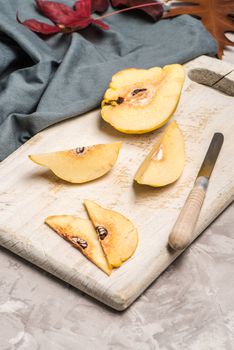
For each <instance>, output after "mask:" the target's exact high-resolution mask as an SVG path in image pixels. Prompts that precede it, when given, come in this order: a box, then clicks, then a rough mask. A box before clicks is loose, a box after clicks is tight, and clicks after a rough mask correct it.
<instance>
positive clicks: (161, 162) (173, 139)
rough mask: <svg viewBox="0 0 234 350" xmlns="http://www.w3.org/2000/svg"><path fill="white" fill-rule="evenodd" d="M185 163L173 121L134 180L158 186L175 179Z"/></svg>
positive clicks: (176, 128)
mask: <svg viewBox="0 0 234 350" xmlns="http://www.w3.org/2000/svg"><path fill="white" fill-rule="evenodd" d="M184 163H185V145H184V138H183V134H182V132H181V130H180V128H179V126H178V124H177V123H176V122H175V121H173V122H172V123H171V124H170V125H169V126H168V127H167V128H166V130H165V131H164V133H163V135H162V137H161V138H160V140H159V141H158V142H157V143H156V144H155V145H154V146H153V148H152V150H151V151H150V153H149V154H148V156H147V157H146V159H145V160H144V161H143V163H142V164H141V165H140V167H139V169H138V171H137V173H136V175H135V180H136V182H138V183H139V184H144V185H149V186H153V187H160V186H165V185H169V184H170V183H172V182H174V181H176V180H177V179H178V178H179V177H180V175H181V173H182V171H183V169H184Z"/></svg>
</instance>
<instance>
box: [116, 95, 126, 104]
mask: <svg viewBox="0 0 234 350" xmlns="http://www.w3.org/2000/svg"><path fill="white" fill-rule="evenodd" d="M123 102H124V98H123V97H118V98H117V100H116V103H117V104H118V105H121V103H123Z"/></svg>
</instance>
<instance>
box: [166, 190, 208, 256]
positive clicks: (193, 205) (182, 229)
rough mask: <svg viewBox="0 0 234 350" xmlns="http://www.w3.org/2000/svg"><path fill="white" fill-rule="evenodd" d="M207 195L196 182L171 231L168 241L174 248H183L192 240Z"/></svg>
mask: <svg viewBox="0 0 234 350" xmlns="http://www.w3.org/2000/svg"><path fill="white" fill-rule="evenodd" d="M205 195H206V190H205V189H204V188H203V187H201V186H199V185H196V184H195V186H194V188H193V189H192V190H191V192H190V193H189V195H188V198H187V199H186V201H185V204H184V206H183V208H182V209H181V212H180V214H179V216H178V218H177V219H176V222H175V225H174V226H173V229H172V231H171V233H170V236H169V240H168V243H169V245H170V247H171V248H172V249H175V250H183V249H185V248H186V247H187V246H188V245H189V243H190V242H191V241H192V237H193V232H194V229H195V226H196V223H197V220H198V217H199V214H200V211H201V208H202V204H203V202H204V199H205Z"/></svg>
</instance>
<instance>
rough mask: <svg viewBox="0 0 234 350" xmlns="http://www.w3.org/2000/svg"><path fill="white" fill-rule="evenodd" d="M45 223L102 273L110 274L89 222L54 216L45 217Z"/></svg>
mask: <svg viewBox="0 0 234 350" xmlns="http://www.w3.org/2000/svg"><path fill="white" fill-rule="evenodd" d="M45 223H46V224H47V225H48V226H49V227H51V228H52V229H53V230H54V231H55V232H56V233H58V234H59V235H60V236H61V237H62V238H64V239H65V240H67V241H68V242H70V243H71V244H72V245H73V246H74V247H75V248H77V249H79V250H80V251H81V253H82V254H84V255H85V256H86V257H87V258H88V259H89V260H90V261H92V262H93V263H94V264H95V265H96V266H97V267H99V268H100V269H101V270H102V271H104V272H105V273H106V274H108V275H110V274H111V271H112V267H111V266H110V265H109V264H108V262H107V260H106V258H105V255H104V253H103V250H102V247H101V246H100V243H99V240H98V237H97V234H96V231H95V229H94V228H93V225H92V223H91V221H89V220H86V219H81V218H78V217H75V216H72V215H56V216H49V217H47V218H46V220H45Z"/></svg>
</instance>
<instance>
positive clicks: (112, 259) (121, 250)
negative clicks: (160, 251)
mask: <svg viewBox="0 0 234 350" xmlns="http://www.w3.org/2000/svg"><path fill="white" fill-rule="evenodd" d="M84 205H85V207H86V209H87V211H88V214H89V217H90V219H91V221H92V223H93V225H94V227H95V230H96V232H97V235H98V238H99V241H100V243H101V246H102V249H103V251H104V254H105V256H106V258H107V261H108V263H109V265H111V266H112V267H119V266H120V265H122V263H123V262H124V261H125V260H127V259H129V258H130V257H131V256H132V255H133V253H134V252H135V250H136V247H137V244H138V232H137V229H136V227H135V226H134V225H133V223H132V222H131V221H130V220H129V219H127V218H126V217H125V216H123V215H122V214H120V213H118V212H116V211H113V210H109V209H106V208H103V207H101V206H100V205H99V204H97V203H95V202H93V201H90V200H85V201H84Z"/></svg>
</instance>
